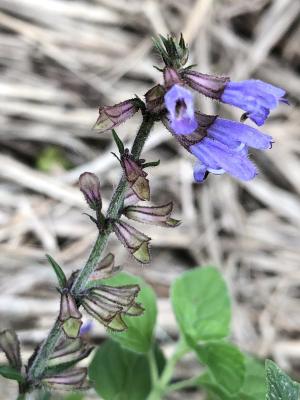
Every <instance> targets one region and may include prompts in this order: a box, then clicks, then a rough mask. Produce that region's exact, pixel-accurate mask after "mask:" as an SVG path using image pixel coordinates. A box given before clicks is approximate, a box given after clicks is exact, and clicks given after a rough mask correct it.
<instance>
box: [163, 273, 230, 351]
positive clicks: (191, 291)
mask: <svg viewBox="0 0 300 400" xmlns="http://www.w3.org/2000/svg"><path fill="white" fill-rule="evenodd" d="M171 299H172V305H173V310H174V313H175V316H176V319H177V322H178V324H179V327H180V330H181V332H182V334H183V335H184V336H185V338H186V340H187V342H188V343H190V344H191V342H194V343H196V342H198V341H199V340H204V341H206V340H215V339H222V338H224V337H226V336H228V335H229V331H230V316H231V312H230V300H229V295H228V291H227V287H226V284H225V282H224V280H223V278H222V276H221V274H220V273H219V272H218V271H217V270H216V269H215V268H212V267H202V268H195V269H193V270H191V271H188V272H186V273H184V274H183V275H181V276H180V277H179V278H178V279H177V280H176V281H175V283H174V284H173V285H172V288H171Z"/></svg>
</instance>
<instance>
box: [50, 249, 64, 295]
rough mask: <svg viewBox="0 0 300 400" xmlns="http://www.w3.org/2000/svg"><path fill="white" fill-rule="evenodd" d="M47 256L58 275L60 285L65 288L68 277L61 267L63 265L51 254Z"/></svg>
mask: <svg viewBox="0 0 300 400" xmlns="http://www.w3.org/2000/svg"><path fill="white" fill-rule="evenodd" d="M46 257H47V259H48V261H49V263H50V264H51V266H52V268H53V270H54V272H55V274H56V277H57V280H58V283H59V287H60V288H61V289H63V288H64V287H66V284H67V278H66V275H65V273H64V271H63V270H62V269H61V267H60V266H59V265H58V264H57V262H56V261H55V260H54V259H53V258H52V257H51V256H50V255H49V254H46Z"/></svg>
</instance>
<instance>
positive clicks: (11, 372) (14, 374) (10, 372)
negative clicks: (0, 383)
mask: <svg viewBox="0 0 300 400" xmlns="http://www.w3.org/2000/svg"><path fill="white" fill-rule="evenodd" d="M0 375H2V376H4V378H6V379H11V380H13V381H17V382H20V383H22V382H24V377H23V376H22V374H21V373H20V372H18V371H16V370H15V369H14V368H12V367H9V366H8V365H0Z"/></svg>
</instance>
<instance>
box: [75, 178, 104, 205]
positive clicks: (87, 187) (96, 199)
mask: <svg viewBox="0 0 300 400" xmlns="http://www.w3.org/2000/svg"><path fill="white" fill-rule="evenodd" d="M79 188H80V190H81V191H82V193H83V195H84V197H85V200H86V202H87V203H88V205H89V206H90V208H92V209H93V210H98V211H101V208H102V200H101V192H100V181H99V178H98V177H97V176H96V175H95V174H92V173H91V172H84V173H83V174H81V175H80V177H79Z"/></svg>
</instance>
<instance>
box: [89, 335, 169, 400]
mask: <svg viewBox="0 0 300 400" xmlns="http://www.w3.org/2000/svg"><path fill="white" fill-rule="evenodd" d="M156 360H157V364H158V369H159V371H161V370H162V367H163V366H162V365H161V363H162V362H164V360H163V359H162V356H161V353H160V352H159V351H156ZM89 378H90V379H91V381H92V383H93V384H94V387H95V389H96V391H97V393H98V394H99V395H100V396H101V397H102V398H103V399H104V400H113V399H118V400H142V399H146V398H147V395H148V394H149V392H150V390H151V377H150V368H149V363H148V359H147V357H146V355H144V354H137V353H134V352H132V351H130V350H127V349H125V348H123V347H121V346H120V345H119V344H118V343H117V342H115V341H113V340H107V341H106V342H105V343H104V344H103V345H101V346H100V347H99V349H98V350H97V352H96V353H95V356H94V358H93V360H92V362H91V364H90V367H89Z"/></svg>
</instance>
